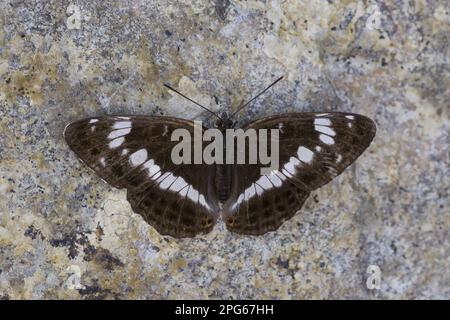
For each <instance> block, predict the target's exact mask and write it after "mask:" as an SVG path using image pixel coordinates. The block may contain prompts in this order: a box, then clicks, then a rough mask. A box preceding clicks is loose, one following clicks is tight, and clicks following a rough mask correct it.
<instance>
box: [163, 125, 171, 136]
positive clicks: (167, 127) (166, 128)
mask: <svg viewBox="0 0 450 320" xmlns="http://www.w3.org/2000/svg"><path fill="white" fill-rule="evenodd" d="M168 132H169V126H168V125H167V124H165V125H164V132H163V133H162V135H163V137H164V136H165V135H167V133H168Z"/></svg>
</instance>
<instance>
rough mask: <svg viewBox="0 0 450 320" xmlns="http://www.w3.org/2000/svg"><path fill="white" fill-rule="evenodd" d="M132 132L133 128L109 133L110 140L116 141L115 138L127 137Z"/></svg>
mask: <svg viewBox="0 0 450 320" xmlns="http://www.w3.org/2000/svg"><path fill="white" fill-rule="evenodd" d="M130 131H131V128H126V129H119V130H113V131H111V132H110V133H109V135H108V139H115V138H118V137H121V136H125V135H127V134H129V133H130Z"/></svg>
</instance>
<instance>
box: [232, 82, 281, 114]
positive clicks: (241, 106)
mask: <svg viewBox="0 0 450 320" xmlns="http://www.w3.org/2000/svg"><path fill="white" fill-rule="evenodd" d="M283 77H284V76H281V77H279V78H278V79H277V80H275V81H274V82H272V83H271V84H270V85H269V86H268V87H267V88H265V89H264V90H263V91H261V92H260V93H258V94H257V95H256V96H254V97H253V98H251V99H250V100H249V101H247V102H246V103H244V104H241V105H240V106H239V107H238V109H237V110H236V111H235V112H233V113H232V114H231V116H230V117H229V118H228V119H231V118H233V117H234V116H235V115H236V113H238V112H239V111H241V110H242V109H244V108H245V107H246V106H248V105H249V104H250V103H252V102H253V100H256V99H257V98H259V96H261V95H262V94H264V93H265V92H266V91H267V90H269V89H270V88H271V87H272V86H274V85H275V84H276V83H277V82H278V81H280V80H281V79H283Z"/></svg>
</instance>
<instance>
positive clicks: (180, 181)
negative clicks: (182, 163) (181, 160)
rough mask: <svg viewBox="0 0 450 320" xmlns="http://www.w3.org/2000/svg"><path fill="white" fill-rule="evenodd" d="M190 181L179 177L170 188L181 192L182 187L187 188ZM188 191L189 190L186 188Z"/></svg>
mask: <svg viewBox="0 0 450 320" xmlns="http://www.w3.org/2000/svg"><path fill="white" fill-rule="evenodd" d="M187 185H188V183H187V182H186V181H185V180H184V179H183V178H182V177H178V178H177V179H176V180H175V181H174V183H173V184H172V185H171V186H170V188H169V190H171V191H173V192H179V191H180V190H181V189H183V188H186V187H187ZM186 192H187V190H186Z"/></svg>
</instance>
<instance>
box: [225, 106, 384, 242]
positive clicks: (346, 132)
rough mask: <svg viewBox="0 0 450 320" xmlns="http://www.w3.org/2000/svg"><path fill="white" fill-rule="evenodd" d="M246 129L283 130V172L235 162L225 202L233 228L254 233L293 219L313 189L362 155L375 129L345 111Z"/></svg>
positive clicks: (293, 116)
mask: <svg viewBox="0 0 450 320" xmlns="http://www.w3.org/2000/svg"><path fill="white" fill-rule="evenodd" d="M244 129H245V130H247V129H256V130H258V129H279V160H280V163H279V165H280V166H279V170H275V171H272V173H271V174H267V175H261V173H260V168H261V167H262V165H261V164H255V165H251V164H237V165H235V166H234V173H233V185H232V192H231V196H230V197H229V199H228V200H227V201H226V202H225V204H224V206H223V212H222V214H223V216H224V220H225V222H226V224H227V228H228V229H229V230H231V231H234V232H237V233H243V234H254V235H259V234H263V233H266V232H268V231H273V230H276V229H277V228H278V227H279V226H280V225H281V224H282V223H283V222H284V221H286V220H287V219H289V218H291V217H292V216H293V215H294V214H295V213H296V211H298V210H299V209H300V208H301V206H302V205H303V203H304V202H305V200H306V199H307V197H308V195H309V193H310V192H311V191H312V190H315V189H317V188H319V187H321V186H323V185H324V184H326V183H328V182H330V181H331V180H332V179H333V178H335V177H336V176H337V175H339V174H340V173H341V172H343V171H344V170H345V168H347V167H348V166H349V165H350V164H352V163H353V161H355V160H356V158H358V157H359V155H360V154H361V153H362V152H363V151H364V150H365V149H366V148H367V147H368V146H369V145H370V143H371V141H372V139H373V137H374V136H375V131H376V127H375V123H374V122H373V121H372V120H370V119H369V118H367V117H364V116H362V115H358V114H352V113H340V112H330V113H312V112H311V113H289V114H280V115H275V116H271V117H267V118H263V119H260V120H257V121H255V122H252V123H250V124H249V125H248V126H246V127H245V128H244ZM269 133H270V131H269ZM269 142H270V140H269ZM260 143H261V141H260ZM263 143H264V144H266V142H263ZM258 147H260V146H258ZM268 149H270V143H269V145H268ZM264 167H266V166H264Z"/></svg>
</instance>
